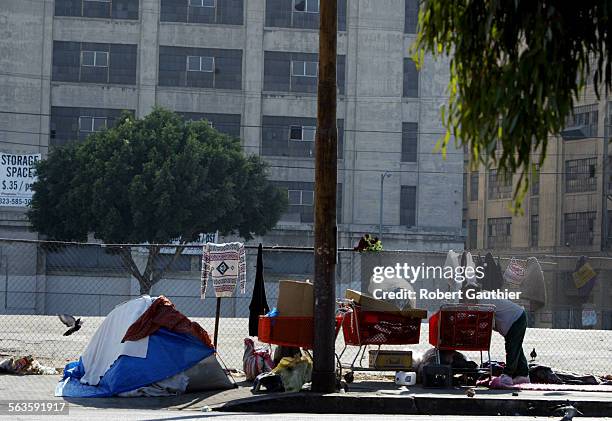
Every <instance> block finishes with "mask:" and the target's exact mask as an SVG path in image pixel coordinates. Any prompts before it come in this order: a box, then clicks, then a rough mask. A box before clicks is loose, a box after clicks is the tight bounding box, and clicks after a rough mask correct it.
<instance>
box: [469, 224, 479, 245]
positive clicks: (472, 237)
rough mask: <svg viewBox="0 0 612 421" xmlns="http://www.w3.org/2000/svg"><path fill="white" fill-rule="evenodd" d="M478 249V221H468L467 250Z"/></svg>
mask: <svg viewBox="0 0 612 421" xmlns="http://www.w3.org/2000/svg"><path fill="white" fill-rule="evenodd" d="M477 248H478V219H470V222H469V225H468V249H470V250H475V249H477Z"/></svg>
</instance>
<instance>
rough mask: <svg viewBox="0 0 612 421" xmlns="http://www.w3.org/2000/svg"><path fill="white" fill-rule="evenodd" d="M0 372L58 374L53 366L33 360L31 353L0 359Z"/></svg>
mask: <svg viewBox="0 0 612 421" xmlns="http://www.w3.org/2000/svg"><path fill="white" fill-rule="evenodd" d="M0 373H8V374H17V375H25V374H36V375H52V374H58V373H57V370H55V368H53V367H47V366H44V365H42V364H41V363H40V362H38V361H37V360H35V359H34V358H33V357H32V356H31V355H26V356H25V357H20V358H7V359H4V360H0Z"/></svg>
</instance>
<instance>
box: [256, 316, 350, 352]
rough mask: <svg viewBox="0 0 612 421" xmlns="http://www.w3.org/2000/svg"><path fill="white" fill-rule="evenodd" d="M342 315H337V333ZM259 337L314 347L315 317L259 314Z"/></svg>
mask: <svg viewBox="0 0 612 421" xmlns="http://www.w3.org/2000/svg"><path fill="white" fill-rule="evenodd" d="M341 324H342V316H341V315H338V316H336V335H338V331H339V330H340V326H341ZM258 337H259V340H260V341H261V342H265V343H269V344H274V345H283V346H291V347H296V348H303V349H312V347H313V343H314V317H289V316H274V317H269V316H259V326H258Z"/></svg>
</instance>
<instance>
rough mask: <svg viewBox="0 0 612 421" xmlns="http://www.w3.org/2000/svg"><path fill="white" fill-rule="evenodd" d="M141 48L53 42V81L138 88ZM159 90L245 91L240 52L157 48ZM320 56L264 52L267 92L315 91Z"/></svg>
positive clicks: (407, 69) (412, 68)
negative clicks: (181, 88) (170, 88)
mask: <svg viewBox="0 0 612 421" xmlns="http://www.w3.org/2000/svg"><path fill="white" fill-rule="evenodd" d="M345 67H346V66H345V56H338V58H337V85H338V91H339V93H340V95H343V94H344V91H345ZM403 68H404V79H403V96H404V97H417V96H418V93H419V92H418V91H419V73H418V71H417V69H416V65H415V63H414V62H413V61H412V60H411V59H409V58H405V59H404V63H403ZM136 69H137V46H136V45H134V44H102V43H88V42H72V41H54V42H53V70H52V80H54V81H59V82H86V83H113V84H126V85H135V84H136ZM158 77H159V80H158V83H159V85H160V86H177V87H193V88H213V89H238V90H239V89H242V50H231V49H218V48H216V49H215V48H190V47H171V46H160V47H159V75H158ZM317 79H318V54H311V53H296V52H277V51H265V52H264V91H268V92H294V93H316V91H317Z"/></svg>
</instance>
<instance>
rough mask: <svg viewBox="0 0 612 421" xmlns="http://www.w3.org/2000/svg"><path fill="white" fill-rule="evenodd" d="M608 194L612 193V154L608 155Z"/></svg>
mask: <svg viewBox="0 0 612 421" xmlns="http://www.w3.org/2000/svg"><path fill="white" fill-rule="evenodd" d="M606 172H607V173H608V194H612V155H610V156H608V168H607V169H606Z"/></svg>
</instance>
